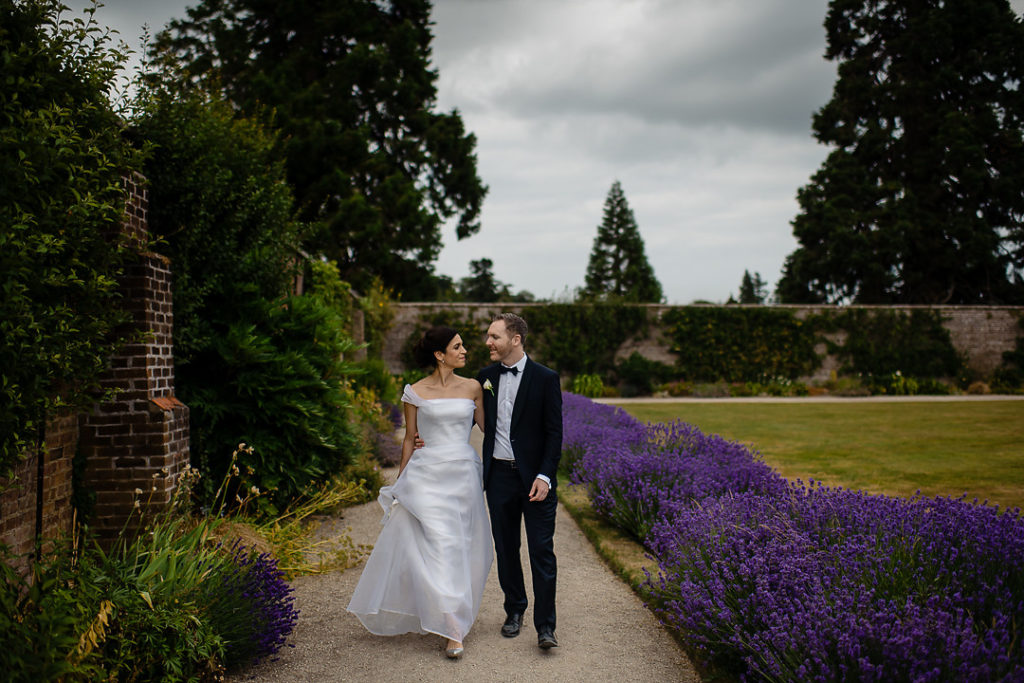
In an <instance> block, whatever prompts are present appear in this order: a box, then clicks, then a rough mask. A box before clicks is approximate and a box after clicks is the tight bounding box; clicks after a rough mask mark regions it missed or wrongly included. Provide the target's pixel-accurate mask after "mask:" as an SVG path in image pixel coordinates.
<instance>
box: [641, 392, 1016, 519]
mask: <svg viewBox="0 0 1024 683" xmlns="http://www.w3.org/2000/svg"><path fill="white" fill-rule="evenodd" d="M621 407H622V408H624V409H626V410H627V411H628V412H629V413H630V414H632V415H634V416H635V417H637V418H639V419H641V420H645V421H650V422H665V421H669V420H673V419H677V418H678V419H681V420H683V421H685V422H689V423H692V424H695V425H697V426H698V427H699V428H700V429H701V430H702V431H704V432H707V433H712V434H721V435H722V436H724V437H725V438H727V439H730V440H734V441H740V442H742V443H744V444H747V445H748V446H750V447H751V448H752V449H753V450H755V451H757V452H759V453H760V454H761V456H762V457H763V458H764V460H765V462H767V463H768V464H769V465H771V466H772V467H773V468H775V469H776V470H777V471H778V472H780V473H781V474H783V475H784V476H786V477H789V478H791V479H795V478H800V479H803V480H804V481H806V480H808V479H814V480H817V481H821V482H824V483H825V484H828V485H833V486H836V485H838V486H844V487H846V488H852V489H863V490H865V491H870V492H872V493H887V494H891V495H897V496H910V495H913V493H914V492H915V491H917V490H918V489H920V490H921V492H922V493H923V494H925V495H928V496H932V495H951V496H953V497H957V496H960V495H961V494H964V493H966V494H967V497H968V499H972V498H974V497H977V498H978V499H979V500H986V499H987V500H988V501H989V502H990V503H992V504H999V505H1000V506H1001V507H1003V508H1005V507H1021V508H1024V401H1007V402H969V401H956V402H949V403H945V402H941V403H940V402H935V403H924V402H921V403H918V402H913V403H910V402H908V403H902V402H901V403H854V402H851V403H730V402H724V401H723V402H711V403H675V404H670V403H630V404H624V405H622V406H621Z"/></svg>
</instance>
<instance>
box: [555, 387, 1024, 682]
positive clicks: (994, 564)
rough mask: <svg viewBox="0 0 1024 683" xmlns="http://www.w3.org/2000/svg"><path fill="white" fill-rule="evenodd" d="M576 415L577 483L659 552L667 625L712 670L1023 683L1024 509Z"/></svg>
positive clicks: (610, 414) (590, 410)
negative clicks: (852, 479)
mask: <svg viewBox="0 0 1024 683" xmlns="http://www.w3.org/2000/svg"><path fill="white" fill-rule="evenodd" d="M588 403H589V405H587V404H588ZM563 405H564V406H565V413H564V420H565V434H566V435H567V439H566V443H567V446H568V447H569V448H574V449H576V453H575V454H574V456H575V457H573V458H571V461H572V462H573V465H572V471H571V477H572V478H573V480H574V481H576V482H578V483H582V484H585V485H586V486H587V487H588V490H589V491H590V494H591V497H592V501H593V503H594V507H595V509H596V510H597V511H598V512H599V513H600V514H602V515H604V516H605V517H606V518H607V519H609V520H610V521H612V522H613V523H615V524H617V525H619V526H621V527H622V528H624V529H626V530H627V531H629V532H630V533H633V534H635V535H637V536H638V538H639V539H640V540H641V541H642V542H643V543H644V544H645V546H646V547H647V548H649V549H650V550H651V552H652V554H653V556H654V557H655V559H656V560H657V561H658V565H659V569H660V574H659V576H657V577H651V578H650V580H649V586H650V588H651V589H652V592H653V594H654V595H655V596H657V597H658V598H659V600H660V607H659V608H658V611H659V615H660V617H661V618H662V620H663V621H664V622H665V623H666V624H668V625H669V626H671V627H673V628H675V629H677V630H678V631H679V632H680V633H681V634H682V635H683V636H684V638H686V639H687V640H688V641H689V642H691V643H692V644H694V645H695V647H696V648H697V649H698V651H700V652H701V653H703V655H704V656H705V657H707V658H708V659H709V660H714V661H716V662H717V663H718V664H719V665H721V666H725V667H726V668H733V669H735V671H736V673H738V674H739V675H741V677H743V678H744V679H746V680H820V681H839V680H864V681H883V680H884V681H892V680H896V681H900V680H906V681H945V680H957V681H993V680H1024V656H1022V653H1021V643H1020V640H1021V633H1020V631H1021V628H1022V624H1024V520H1022V519H1021V516H1020V511H1019V510H1012V511H1009V512H1003V513H1000V511H999V510H998V509H996V508H993V507H989V506H986V505H979V504H977V502H976V501H975V503H974V504H971V503H967V502H966V501H963V500H952V499H948V498H935V499H924V498H913V499H910V500H905V499H899V498H892V497H887V496H872V495H867V494H864V493H860V492H852V491H846V490H843V489H831V488H826V487H822V486H820V485H814V484H811V485H808V486H805V485H803V484H802V483H800V482H796V483H789V482H786V481H785V480H784V479H783V478H782V477H780V476H778V475H777V474H775V473H774V472H772V471H771V470H770V469H769V468H767V466H765V465H764V464H763V463H761V462H760V461H758V460H757V459H756V457H755V456H754V455H753V454H751V453H750V452H749V451H747V450H746V449H745V448H743V447H742V446H740V445H739V444H735V443H730V442H727V441H725V440H723V439H721V438H719V437H714V436H711V437H709V436H706V435H704V434H702V433H701V432H700V431H699V430H697V429H696V428H695V427H692V426H690V425H685V424H682V423H671V424H668V425H660V426H647V425H643V424H641V423H639V422H637V421H635V420H632V418H629V416H628V415H626V414H625V413H624V412H623V411H621V410H617V409H614V408H610V407H608V406H601V405H597V404H593V403H590V402H589V401H586V400H585V399H581V398H580V397H573V396H571V395H567V396H566V397H565V401H564V403H563ZM588 431H589V432H591V433H592V434H596V435H597V437H596V438H595V440H594V442H592V443H591V444H588V443H587V439H586V434H587V432H588Z"/></svg>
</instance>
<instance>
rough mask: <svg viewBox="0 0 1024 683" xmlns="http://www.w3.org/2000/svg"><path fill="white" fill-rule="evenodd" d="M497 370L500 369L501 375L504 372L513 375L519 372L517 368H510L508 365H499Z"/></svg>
mask: <svg viewBox="0 0 1024 683" xmlns="http://www.w3.org/2000/svg"><path fill="white" fill-rule="evenodd" d="M499 370H500V371H501V374H503V375H504V374H505V373H506V372H511V373H512V374H513V375H518V374H519V368H510V367H507V366H504V365H501V366H499Z"/></svg>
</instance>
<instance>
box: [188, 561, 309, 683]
mask: <svg viewBox="0 0 1024 683" xmlns="http://www.w3.org/2000/svg"><path fill="white" fill-rule="evenodd" d="M232 552H233V554H232V562H229V563H227V565H226V566H225V568H224V569H223V570H222V571H221V572H220V573H219V574H218V575H215V576H214V577H212V579H211V580H210V581H209V582H208V585H207V601H208V602H207V613H208V618H209V620H210V623H211V624H212V626H213V628H214V630H215V631H216V632H217V634H218V635H220V636H221V637H222V638H224V641H225V656H224V659H225V663H226V665H227V666H229V667H236V666H238V665H241V664H244V663H246V662H250V661H253V660H256V661H259V660H261V659H263V658H264V657H267V656H270V655H273V654H275V653H276V652H277V651H278V650H280V649H281V647H282V646H284V644H285V642H286V641H287V639H288V636H289V635H290V634H291V632H292V630H293V629H294V628H295V624H296V623H297V622H298V618H299V613H298V611H297V610H296V609H295V606H294V603H295V598H294V597H293V596H292V592H293V589H292V588H291V587H290V586H289V585H288V583H287V582H286V581H285V579H284V573H283V572H282V571H281V570H280V569H278V568H277V561H276V560H275V559H274V558H272V557H271V556H270V555H269V554H267V553H262V554H259V553H256V552H255V551H252V550H249V549H247V548H246V547H245V546H242V545H240V543H239V542H237V541H236V542H235V544H234V545H233V546H232Z"/></svg>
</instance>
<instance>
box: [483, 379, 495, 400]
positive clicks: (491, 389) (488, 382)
mask: <svg viewBox="0 0 1024 683" xmlns="http://www.w3.org/2000/svg"><path fill="white" fill-rule="evenodd" d="M484 389H486V390H487V391H489V392H491V396H494V385H493V384H491V380H489V379H485V380H484Z"/></svg>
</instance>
